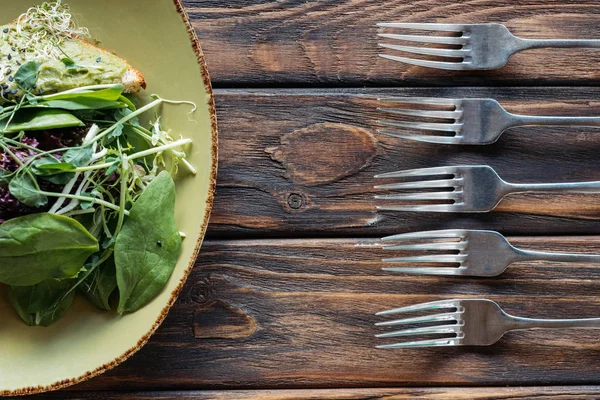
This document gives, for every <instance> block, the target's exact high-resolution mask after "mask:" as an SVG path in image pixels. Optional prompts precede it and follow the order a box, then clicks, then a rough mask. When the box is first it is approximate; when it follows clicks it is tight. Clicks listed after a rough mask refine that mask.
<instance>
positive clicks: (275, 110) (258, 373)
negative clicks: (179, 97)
mask: <svg viewBox="0 0 600 400" xmlns="http://www.w3.org/2000/svg"><path fill="white" fill-rule="evenodd" d="M185 4H186V6H187V9H188V12H189V14H190V16H191V18H192V20H193V24H194V27H195V29H196V31H197V33H198V36H199V37H200V39H201V42H202V46H203V48H204V51H205V54H206V59H207V62H208V66H209V70H210V73H211V76H212V80H213V85H214V87H215V88H216V90H215V96H216V104H217V113H218V119H219V140H220V144H219V152H220V160H219V164H220V165H219V178H218V191H217V196H216V200H215V207H214V211H213V215H212V219H211V225H210V227H209V233H208V235H207V240H206V242H205V245H204V247H203V248H202V252H201V254H200V257H199V259H198V262H197V265H196V268H195V269H194V271H193V273H192V275H191V276H190V278H189V280H188V282H187V285H186V286H185V289H184V290H183V292H182V294H181V296H180V298H179V300H178V302H177V304H176V306H175V307H174V308H173V310H172V311H171V313H170V314H169V316H168V318H167V319H166V321H165V322H164V324H163V326H162V327H161V328H160V329H159V330H158V332H157V333H156V334H155V335H154V337H153V338H152V339H151V340H150V342H149V343H148V344H147V345H146V346H145V347H144V349H143V350H141V351H140V352H139V353H137V354H136V355H134V356H133V357H132V358H131V359H130V360H128V361H126V362H125V363H124V364H122V365H121V366H119V367H117V368H115V369H114V370H112V371H110V372H108V373H106V374H104V375H102V376H100V377H98V378H95V379H92V380H91V381H88V382H86V383H83V384H81V385H78V386H76V387H74V388H71V389H69V390H66V391H62V392H58V393H54V394H49V395H45V396H43V397H46V398H81V399H100V398H102V399H129V398H142V399H167V398H173V397H176V396H178V397H181V398H189V399H321V398H330V399H363V398H369V399H375V398H377V399H379V398H385V399H405V398H415V397H418V398H420V399H448V398H455V399H492V398H493V399H497V398H502V399H516V398H519V399H522V398H527V399H533V398H540V399H541V398H543V399H549V398H552V399H593V398H598V397H599V396H600V336H599V335H598V334H597V332H593V331H581V330H579V331H571V332H568V331H561V332H551V331H546V332H542V331H538V332H514V333H510V334H508V335H506V336H505V338H504V339H502V340H501V341H500V342H499V343H497V344H496V345H494V346H491V347H483V348H445V349H435V350H432V349H415V350H409V351H383V350H376V349H375V348H374V346H375V344H376V343H378V342H377V341H376V339H375V338H374V334H375V333H377V332H378V330H377V329H376V328H375V327H374V326H373V323H374V322H376V321H377V318H376V317H375V316H374V314H375V312H377V311H380V310H383V309H386V308H390V307H397V306H404V305H408V304H412V303H416V302H424V301H430V300H435V299H443V298H451V297H486V298H490V299H494V300H496V301H498V302H499V303H500V304H501V305H502V306H503V307H505V309H506V310H507V311H508V312H509V313H514V314H519V315H524V316H531V317H556V318H561V317H591V316H600V283H599V282H597V277H599V276H600V271H599V270H598V269H599V268H600V267H598V266H592V265H570V264H552V263H533V262H530V263H519V264H515V265H514V266H513V267H511V268H510V269H509V270H508V271H507V273H505V274H504V275H502V277H498V278H494V279H456V278H436V277H414V276H402V275H390V274H389V273H385V272H383V271H381V270H380V268H381V266H382V263H381V262H380V261H378V260H379V259H380V258H381V255H382V251H381V250H378V249H377V246H376V244H377V243H378V238H380V237H381V236H382V235H387V234H393V233H401V232H409V231H415V230H425V229H441V228H456V227H463V228H486V229H495V230H499V231H501V232H502V233H504V234H506V235H507V236H509V237H510V239H511V241H512V242H513V243H514V244H516V245H519V246H523V247H528V248H533V249H540V250H552V251H580V252H590V253H591V252H597V253H598V252H600V236H595V235H600V195H555V196H546V195H518V196H517V195H516V196H513V197H510V198H509V199H506V200H505V201H503V202H502V203H501V204H500V206H499V207H498V208H497V209H496V210H495V211H494V212H491V213H488V214H481V215H453V214H444V215H438V214H414V213H399V212H396V213H394V212H389V213H388V212H381V213H377V212H376V211H375V203H374V200H373V194H374V193H375V191H374V189H372V187H373V183H374V179H373V176H374V175H375V174H377V173H382V172H387V171H394V170H399V169H408V168H419V167H428V166H439V165H448V164H458V163H486V164H489V165H491V166H493V167H494V168H496V170H497V171H498V172H499V173H500V174H501V175H502V176H503V177H504V178H506V179H507V180H513V181H516V182H535V181H539V182H544V181H553V180H558V181H577V180H600V140H595V139H596V135H598V134H600V131H598V129H593V128H583V127H568V128H560V127H545V128H542V127H526V128H518V129H513V130H511V131H509V132H507V133H505V134H504V135H503V136H502V138H501V139H500V140H499V141H498V142H497V143H496V144H494V145H491V146H485V147H477V146H476V147H463V146H457V147H448V146H436V145H428V144H419V143H416V142H415V143H411V142H408V141H403V140H399V139H394V138H390V137H386V136H382V135H380V134H377V133H376V132H375V130H376V128H377V123H376V119H377V117H378V114H377V112H376V111H375V107H376V100H375V98H376V97H377V96H381V95H395V96H396V95H397V96H406V95H408V96H441V97H454V96H456V97H462V96H469V97H483V96H486V97H487V96H490V97H494V98H496V99H498V100H499V101H500V102H501V103H502V104H503V105H504V106H505V107H506V108H507V109H508V110H509V111H514V112H519V113H532V114H552V113H555V114H565V115H600V88H599V87H598V85H599V84H600V67H599V65H600V51H598V50H584V49H563V50H549V49H539V50H531V51H527V52H524V53H519V54H517V55H515V56H514V57H513V58H512V59H511V61H510V62H509V64H508V65H507V66H506V67H505V68H503V69H501V70H497V71H489V72H465V73H456V72H445V71H436V70H430V69H424V68H419V67H411V66H407V65H402V64H399V63H394V62H391V61H387V60H384V59H381V58H378V57H377V53H378V48H377V46H376V43H377V37H376V34H377V32H378V28H376V27H375V23H377V22H379V21H391V20H394V21H410V22H492V21H493V22H502V23H505V24H506V26H507V27H509V29H511V31H512V32H513V33H514V34H517V35H521V36H523V37H532V38H533V37H537V38H577V37H581V38H595V39H600V30H599V29H598V26H599V22H600V3H599V2H598V1H597V0H586V1H578V2H565V1H562V0H526V1H525V0H520V1H509V0H504V1H498V0H460V1H459V0H455V1H447V0H411V1H407V0H386V1H380V0H329V1H316V0H315V1H306V0H196V1H193V0H189V1H186V2H185Z"/></svg>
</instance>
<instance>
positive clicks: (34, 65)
mask: <svg viewBox="0 0 600 400" xmlns="http://www.w3.org/2000/svg"><path fill="white" fill-rule="evenodd" d="M39 71H40V64H39V63H38V62H37V61H27V62H26V63H25V64H23V65H21V66H20V67H19V69H18V70H17V72H16V73H15V82H17V85H19V87H20V88H21V89H23V90H25V91H31V90H32V89H33V88H34V87H35V85H36V83H37V78H38V72H39Z"/></svg>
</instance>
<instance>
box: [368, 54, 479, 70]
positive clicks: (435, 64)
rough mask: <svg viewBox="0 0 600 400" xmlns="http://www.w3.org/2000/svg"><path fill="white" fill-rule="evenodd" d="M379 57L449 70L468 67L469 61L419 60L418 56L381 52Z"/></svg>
mask: <svg viewBox="0 0 600 400" xmlns="http://www.w3.org/2000/svg"><path fill="white" fill-rule="evenodd" d="M379 57H383V58H387V59H388V60H392V61H399V62H403V63H405V64H411V65H417V66H419V67H426V68H435V69H444V70H448V71H460V70H464V69H468V65H469V64H470V63H469V62H465V61H460V62H445V61H429V60H419V59H416V58H406V57H398V56H392V55H390V54H379Z"/></svg>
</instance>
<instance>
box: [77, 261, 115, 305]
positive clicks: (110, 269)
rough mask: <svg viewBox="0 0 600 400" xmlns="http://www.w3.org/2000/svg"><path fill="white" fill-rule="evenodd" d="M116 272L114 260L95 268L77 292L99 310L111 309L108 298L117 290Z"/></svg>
mask: <svg viewBox="0 0 600 400" xmlns="http://www.w3.org/2000/svg"><path fill="white" fill-rule="evenodd" d="M116 274H117V272H116V270H115V262H114V259H112V258H111V259H109V260H108V261H106V263H104V264H102V265H100V266H99V267H98V268H96V269H95V270H94V271H93V272H92V273H91V274H90V276H88V277H87V278H86V279H85V281H84V282H83V285H82V286H80V287H79V288H80V289H79V290H80V292H82V293H83V295H84V296H85V298H86V299H87V300H88V301H89V302H90V303H92V304H93V305H94V306H96V307H98V308H99V309H101V310H107V311H109V310H110V309H111V305H110V297H111V295H112V294H113V293H115V290H116V289H117V275H116Z"/></svg>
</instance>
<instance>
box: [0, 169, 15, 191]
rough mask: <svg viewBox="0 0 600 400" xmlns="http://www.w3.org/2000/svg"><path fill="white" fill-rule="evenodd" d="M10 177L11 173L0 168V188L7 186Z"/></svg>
mask: <svg viewBox="0 0 600 400" xmlns="http://www.w3.org/2000/svg"><path fill="white" fill-rule="evenodd" d="M11 175H12V172H10V171H7V170H5V169H2V168H0V187H7V186H8V184H9V182H10V179H11Z"/></svg>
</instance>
